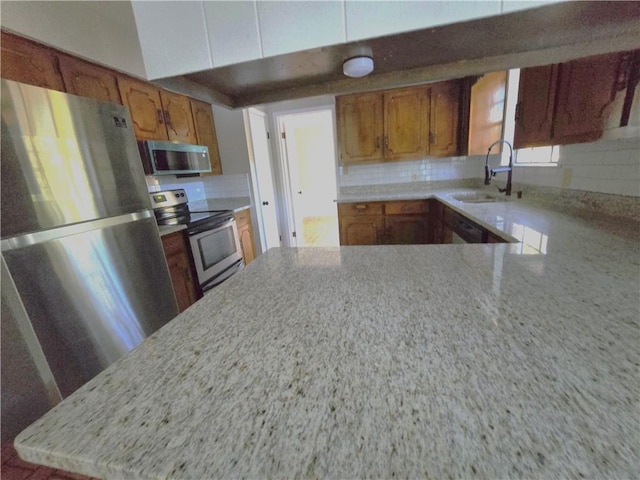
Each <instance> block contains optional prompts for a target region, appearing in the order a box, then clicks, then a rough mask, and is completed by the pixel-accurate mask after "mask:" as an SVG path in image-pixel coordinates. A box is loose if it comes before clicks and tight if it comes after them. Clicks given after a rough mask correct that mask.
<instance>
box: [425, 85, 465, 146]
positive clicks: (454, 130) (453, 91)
mask: <svg viewBox="0 0 640 480" xmlns="http://www.w3.org/2000/svg"><path fill="white" fill-rule="evenodd" d="M430 110H431V118H430V127H431V128H430V134H429V155H431V156H432V157H451V156H454V155H457V153H458V117H459V115H460V83H459V82H446V83H440V84H437V85H434V86H432V87H431V109H430Z"/></svg>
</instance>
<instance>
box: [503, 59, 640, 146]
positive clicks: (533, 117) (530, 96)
mask: <svg viewBox="0 0 640 480" xmlns="http://www.w3.org/2000/svg"><path fill="white" fill-rule="evenodd" d="M628 55H629V52H626V53H625V52H622V53H613V54H607V55H597V56H594V57H587V58H582V59H579V60H573V61H570V62H566V63H561V64H556V65H546V66H543V67H534V68H524V69H522V70H521V71H520V86H519V91H518V104H517V107H516V125H515V136H514V147H515V148H525V147H537V146H543V145H563V144H569V143H579V142H590V141H594V140H597V139H598V138H600V137H601V136H602V133H603V131H604V128H605V123H606V121H607V120H608V118H609V116H610V115H611V114H612V110H613V106H614V101H615V99H616V95H617V93H618V92H620V91H621V90H624V89H625V88H626V76H627V72H625V71H624V68H623V67H624V65H625V62H624V59H625V56H628Z"/></svg>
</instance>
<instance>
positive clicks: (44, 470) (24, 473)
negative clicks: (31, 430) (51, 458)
mask: <svg viewBox="0 0 640 480" xmlns="http://www.w3.org/2000/svg"><path fill="white" fill-rule="evenodd" d="M0 477H1V478H2V480H92V478H91V477H85V476H84V475H78V474H76V473H71V472H65V471H64V470H56V469H54V468H49V467H42V466H40V465H34V464H33V463H27V462H23V461H22V460H20V457H18V454H17V452H16V451H15V449H14V448H13V445H11V444H8V445H3V446H2V470H1V472H0Z"/></svg>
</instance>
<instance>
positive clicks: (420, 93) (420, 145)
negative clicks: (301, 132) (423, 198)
mask: <svg viewBox="0 0 640 480" xmlns="http://www.w3.org/2000/svg"><path fill="white" fill-rule="evenodd" d="M460 95H461V83H460V82H457V81H452V82H445V83H438V84H433V85H421V86H418V87H409V88H401V89H394V90H387V91H383V92H372V93H364V94H354V95H343V96H339V97H337V98H336V112H337V128H338V141H339V144H340V160H341V162H342V163H344V164H357V163H367V162H380V161H385V160H386V161H394V160H409V159H420V158H424V157H425V156H435V157H446V156H452V155H456V154H457V152H458V134H459V110H460Z"/></svg>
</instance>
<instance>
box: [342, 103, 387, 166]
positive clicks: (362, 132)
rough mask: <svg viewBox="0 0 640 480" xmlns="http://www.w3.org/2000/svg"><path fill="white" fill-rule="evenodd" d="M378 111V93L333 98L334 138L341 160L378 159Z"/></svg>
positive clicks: (380, 132)
mask: <svg viewBox="0 0 640 480" xmlns="http://www.w3.org/2000/svg"><path fill="white" fill-rule="evenodd" d="M382 112H383V107H382V94H380V93H368V94H364V95H348V96H344V97H338V98H337V102H336V114H337V127H338V141H339V144H340V160H341V161H342V162H343V163H347V164H349V163H360V162H374V161H382V158H383V156H382V141H383V136H384V134H383V122H382V114H383V113H382Z"/></svg>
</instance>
